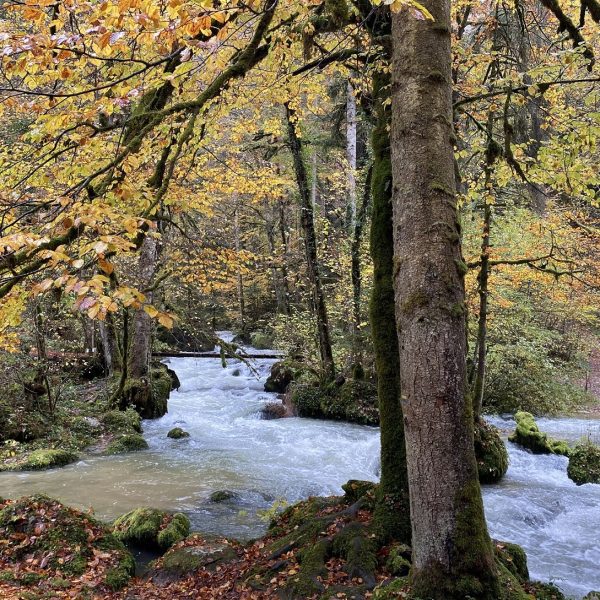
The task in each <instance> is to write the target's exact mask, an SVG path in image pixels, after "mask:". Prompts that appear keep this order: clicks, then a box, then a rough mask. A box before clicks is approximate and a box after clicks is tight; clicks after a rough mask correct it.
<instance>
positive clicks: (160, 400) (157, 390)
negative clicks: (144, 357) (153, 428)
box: [142, 365, 173, 419]
mask: <svg viewBox="0 0 600 600" xmlns="http://www.w3.org/2000/svg"><path fill="white" fill-rule="evenodd" d="M150 375H151V379H150V381H151V383H150V387H151V389H152V406H151V407H150V408H149V410H148V411H147V414H143V415H142V416H143V417H145V418H147V419H158V418H160V417H162V416H164V415H166V414H167V401H168V399H169V396H170V395H171V389H172V386H173V379H172V378H171V375H170V374H169V371H168V369H167V367H165V366H164V365H161V366H160V367H156V368H153V369H151V370H150Z"/></svg>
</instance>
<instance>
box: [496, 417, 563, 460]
mask: <svg viewBox="0 0 600 600" xmlns="http://www.w3.org/2000/svg"><path fill="white" fill-rule="evenodd" d="M515 421H516V422H517V427H516V429H515V431H514V433H513V434H511V436H510V437H509V438H508V439H509V441H511V442H514V443H515V444H519V445H520V446H523V448H527V449H528V450H531V452H533V453H534V454H561V455H563V456H569V452H570V449H569V446H568V444H567V443H566V442H563V441H560V440H554V439H552V438H550V437H548V436H547V435H546V434H545V433H542V432H541V431H540V430H539V428H538V426H537V424H536V422H535V419H534V418H533V415H532V414H531V413H528V412H524V411H519V412H518V413H516V414H515Z"/></svg>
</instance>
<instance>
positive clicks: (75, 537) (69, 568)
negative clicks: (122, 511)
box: [0, 495, 135, 600]
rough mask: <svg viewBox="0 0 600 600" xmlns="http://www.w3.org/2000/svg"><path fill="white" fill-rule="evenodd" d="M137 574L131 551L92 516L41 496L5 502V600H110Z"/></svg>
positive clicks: (1, 532)
mask: <svg viewBox="0 0 600 600" xmlns="http://www.w3.org/2000/svg"><path fill="white" fill-rule="evenodd" d="M134 570H135V563H134V561H133V557H132V556H131V554H130V553H129V551H128V550H127V549H126V548H125V546H124V545H123V544H122V543H121V542H119V541H118V540H117V539H116V538H115V537H114V536H113V535H112V534H111V533H110V531H109V530H108V529H107V527H106V526H105V525H103V524H101V523H100V522H98V521H97V520H96V519H94V518H93V517H92V516H90V515H88V514H85V513H82V512H80V511H78V510H75V509H72V508H67V507H65V506H63V505H62V504H61V503H60V502H58V501H56V500H53V499H51V498H48V497H46V496H41V495H39V496H32V497H26V498H21V499H19V500H0V598H3V599H6V600H13V599H15V600H16V599H23V600H38V599H39V600H42V599H46V598H78V599H81V600H85V599H88V598H89V599H91V598H99V597H106V596H107V595H108V594H109V593H110V592H111V591H112V590H115V589H119V588H121V587H123V586H124V585H125V584H126V583H127V582H128V580H129V578H130V577H131V575H132V574H133V572H134Z"/></svg>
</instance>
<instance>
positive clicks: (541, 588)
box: [526, 581, 585, 600]
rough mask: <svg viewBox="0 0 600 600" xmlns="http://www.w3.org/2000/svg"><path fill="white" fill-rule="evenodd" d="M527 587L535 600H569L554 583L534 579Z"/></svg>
mask: <svg viewBox="0 0 600 600" xmlns="http://www.w3.org/2000/svg"><path fill="white" fill-rule="evenodd" d="M526 587H527V590H528V591H529V592H531V594H532V596H533V597H534V598H535V600H567V599H566V597H565V595H564V594H563V593H562V592H561V591H560V590H559V589H558V588H557V587H556V586H555V585H554V584H553V583H542V582H541V581H534V582H531V583H529V584H527V585H526ZM584 600H585V598H584Z"/></svg>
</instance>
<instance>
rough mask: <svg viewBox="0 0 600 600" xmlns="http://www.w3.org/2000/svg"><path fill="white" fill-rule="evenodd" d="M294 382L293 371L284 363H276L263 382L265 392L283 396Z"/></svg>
mask: <svg viewBox="0 0 600 600" xmlns="http://www.w3.org/2000/svg"><path fill="white" fill-rule="evenodd" d="M293 380H294V371H293V369H292V367H291V366H290V365H288V364H287V363H286V362H285V361H281V362H276V363H275V364H274V365H273V366H272V367H271V374H270V375H269V377H267V381H266V382H265V392H275V393H277V394H283V393H285V391H286V390H287V388H288V385H289V384H290V383H291V382H292V381H293Z"/></svg>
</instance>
